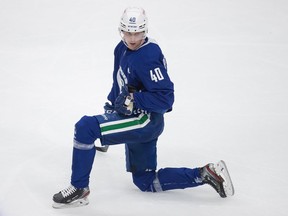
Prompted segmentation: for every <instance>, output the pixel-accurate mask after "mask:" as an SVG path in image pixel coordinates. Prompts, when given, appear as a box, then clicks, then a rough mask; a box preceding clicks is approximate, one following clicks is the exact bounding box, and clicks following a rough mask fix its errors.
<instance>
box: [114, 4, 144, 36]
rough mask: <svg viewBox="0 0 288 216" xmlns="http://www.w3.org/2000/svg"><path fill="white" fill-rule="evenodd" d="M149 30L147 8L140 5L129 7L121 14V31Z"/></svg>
mask: <svg viewBox="0 0 288 216" xmlns="http://www.w3.org/2000/svg"><path fill="white" fill-rule="evenodd" d="M122 31H124V32H144V35H145V37H146V34H147V32H148V19H147V17H146V14H145V10H144V9H142V8H138V7H128V8H126V9H125V10H124V13H123V15H122V16H121V20H120V25H119V32H120V33H121V32H122Z"/></svg>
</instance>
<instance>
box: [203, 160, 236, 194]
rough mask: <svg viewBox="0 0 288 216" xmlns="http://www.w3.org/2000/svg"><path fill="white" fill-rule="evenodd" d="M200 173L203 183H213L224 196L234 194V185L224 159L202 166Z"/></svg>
mask: <svg viewBox="0 0 288 216" xmlns="http://www.w3.org/2000/svg"><path fill="white" fill-rule="evenodd" d="M200 173H201V177H202V181H203V183H204V184H209V185H211V186H212V187H213V188H214V189H215V190H216V191H217V193H218V194H219V195H220V196H221V197H222V198H225V197H227V196H233V195H234V186H233V184H232V180H231V177H230V175H229V172H228V169H227V167H226V164H225V162H224V161H222V160H221V161H219V162H218V163H216V164H212V163H210V164H207V165H206V166H204V167H202V168H200Z"/></svg>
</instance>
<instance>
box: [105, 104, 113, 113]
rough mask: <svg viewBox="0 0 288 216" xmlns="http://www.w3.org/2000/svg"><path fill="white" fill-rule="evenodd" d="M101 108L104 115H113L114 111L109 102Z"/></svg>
mask: <svg viewBox="0 0 288 216" xmlns="http://www.w3.org/2000/svg"><path fill="white" fill-rule="evenodd" d="M103 108H104V111H105V113H113V112H114V111H115V110H114V109H115V108H114V106H113V105H111V104H110V103H109V102H106V103H105V105H104V107H103Z"/></svg>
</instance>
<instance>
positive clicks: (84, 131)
mask: <svg viewBox="0 0 288 216" xmlns="http://www.w3.org/2000/svg"><path fill="white" fill-rule="evenodd" d="M99 137H100V128H99V123H98V121H97V119H96V117H94V116H83V117H82V118H81V119H80V120H79V121H78V122H77V123H76V124H75V134H74V139H75V140H77V141H78V142H81V143H93V142H94V141H95V139H97V138H99Z"/></svg>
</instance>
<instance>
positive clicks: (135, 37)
mask: <svg viewBox="0 0 288 216" xmlns="http://www.w3.org/2000/svg"><path fill="white" fill-rule="evenodd" d="M122 33H123V39H124V41H125V42H126V43H127V46H128V48H129V49H131V50H136V49H138V48H139V47H140V46H141V45H142V44H143V42H144V37H145V33H144V32H124V31H123V32H122Z"/></svg>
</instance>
